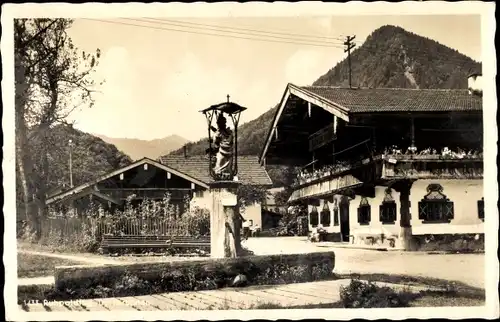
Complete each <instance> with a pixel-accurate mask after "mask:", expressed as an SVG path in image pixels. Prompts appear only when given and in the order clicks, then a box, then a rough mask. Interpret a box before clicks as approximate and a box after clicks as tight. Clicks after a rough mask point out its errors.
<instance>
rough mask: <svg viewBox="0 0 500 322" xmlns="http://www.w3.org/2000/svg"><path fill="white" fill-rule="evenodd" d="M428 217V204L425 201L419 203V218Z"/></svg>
mask: <svg viewBox="0 0 500 322" xmlns="http://www.w3.org/2000/svg"><path fill="white" fill-rule="evenodd" d="M426 217H427V204H425V203H424V202H419V203H418V219H419V220H425V219H426Z"/></svg>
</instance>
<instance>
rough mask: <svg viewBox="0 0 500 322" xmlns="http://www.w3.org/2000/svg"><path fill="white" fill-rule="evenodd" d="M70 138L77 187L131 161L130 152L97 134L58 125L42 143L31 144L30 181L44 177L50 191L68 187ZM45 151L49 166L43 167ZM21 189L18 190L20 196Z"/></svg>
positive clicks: (32, 142) (35, 140)
mask: <svg viewBox="0 0 500 322" xmlns="http://www.w3.org/2000/svg"><path fill="white" fill-rule="evenodd" d="M69 140H72V143H73V147H72V164H73V185H75V186H76V185H79V184H82V183H85V182H88V181H90V180H92V179H95V178H96V177H98V176H100V175H103V174H105V173H108V172H110V171H113V170H116V169H118V168H120V167H123V166H126V165H128V164H130V163H131V162H132V160H131V159H130V157H129V156H128V155H126V154H124V153H123V152H121V151H119V150H118V149H117V148H116V147H115V146H114V145H112V144H109V143H106V142H104V141H103V140H101V139H100V138H98V137H95V136H93V135H91V134H88V133H85V132H82V131H79V130H77V129H74V128H72V127H71V126H67V125H58V126H55V127H53V128H51V129H49V130H48V132H47V135H46V138H45V139H44V140H43V143H42V141H41V140H40V139H39V138H38V139H34V140H32V141H31V142H30V143H29V147H30V155H31V159H32V161H33V167H34V171H33V172H32V173H33V175H32V176H31V180H34V181H35V182H36V181H38V180H41V179H43V180H46V189H47V191H50V190H52V189H54V188H57V187H59V186H63V185H64V186H65V187H66V188H68V187H69V183H70V182H69V181H70V175H69V152H70V150H69ZM47 143H49V144H47ZM41 144H44V145H46V146H45V148H44V149H42V148H41ZM43 151H46V152H47V159H48V169H43V167H42V163H41V162H40V160H41V157H42V156H41V153H43ZM16 174H17V171H16ZM18 184H19V181H18ZM21 191H22V190H21V189H18V196H19V197H20V193H21Z"/></svg>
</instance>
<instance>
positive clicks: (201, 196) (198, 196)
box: [194, 190, 205, 198]
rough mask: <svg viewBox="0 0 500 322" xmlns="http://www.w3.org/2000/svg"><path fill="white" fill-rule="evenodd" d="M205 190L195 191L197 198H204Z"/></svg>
mask: <svg viewBox="0 0 500 322" xmlns="http://www.w3.org/2000/svg"><path fill="white" fill-rule="evenodd" d="M204 192H205V191H203V190H197V191H195V192H194V195H195V197H196V198H203V193H204Z"/></svg>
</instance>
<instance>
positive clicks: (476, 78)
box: [467, 73, 483, 96]
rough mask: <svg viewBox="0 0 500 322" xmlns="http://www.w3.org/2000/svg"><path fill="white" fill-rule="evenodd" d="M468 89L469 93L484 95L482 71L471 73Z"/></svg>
mask: <svg viewBox="0 0 500 322" xmlns="http://www.w3.org/2000/svg"><path fill="white" fill-rule="evenodd" d="M467 82H468V89H469V94H471V95H478V96H482V95H483V86H482V85H483V84H482V75H481V73H472V74H470V75H469V77H468V79H467Z"/></svg>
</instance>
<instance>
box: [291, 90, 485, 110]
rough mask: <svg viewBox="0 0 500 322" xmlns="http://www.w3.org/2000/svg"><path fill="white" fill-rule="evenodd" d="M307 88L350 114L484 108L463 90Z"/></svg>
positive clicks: (474, 96) (480, 100)
mask: <svg viewBox="0 0 500 322" xmlns="http://www.w3.org/2000/svg"><path fill="white" fill-rule="evenodd" d="M300 89H302V90H303V91H306V92H309V93H312V94H313V95H317V96H320V97H321V98H324V99H326V100H328V101H330V102H331V103H333V104H336V105H340V106H341V107H344V108H346V109H347V110H348V111H347V112H348V113H373V112H453V111H457V112H462V111H464V112H465V111H482V108H483V104H482V99H481V97H479V96H476V95H470V94H469V92H468V91H467V90H460V89H396V88H360V89H349V88H338V87H331V86H305V87H300Z"/></svg>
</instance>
